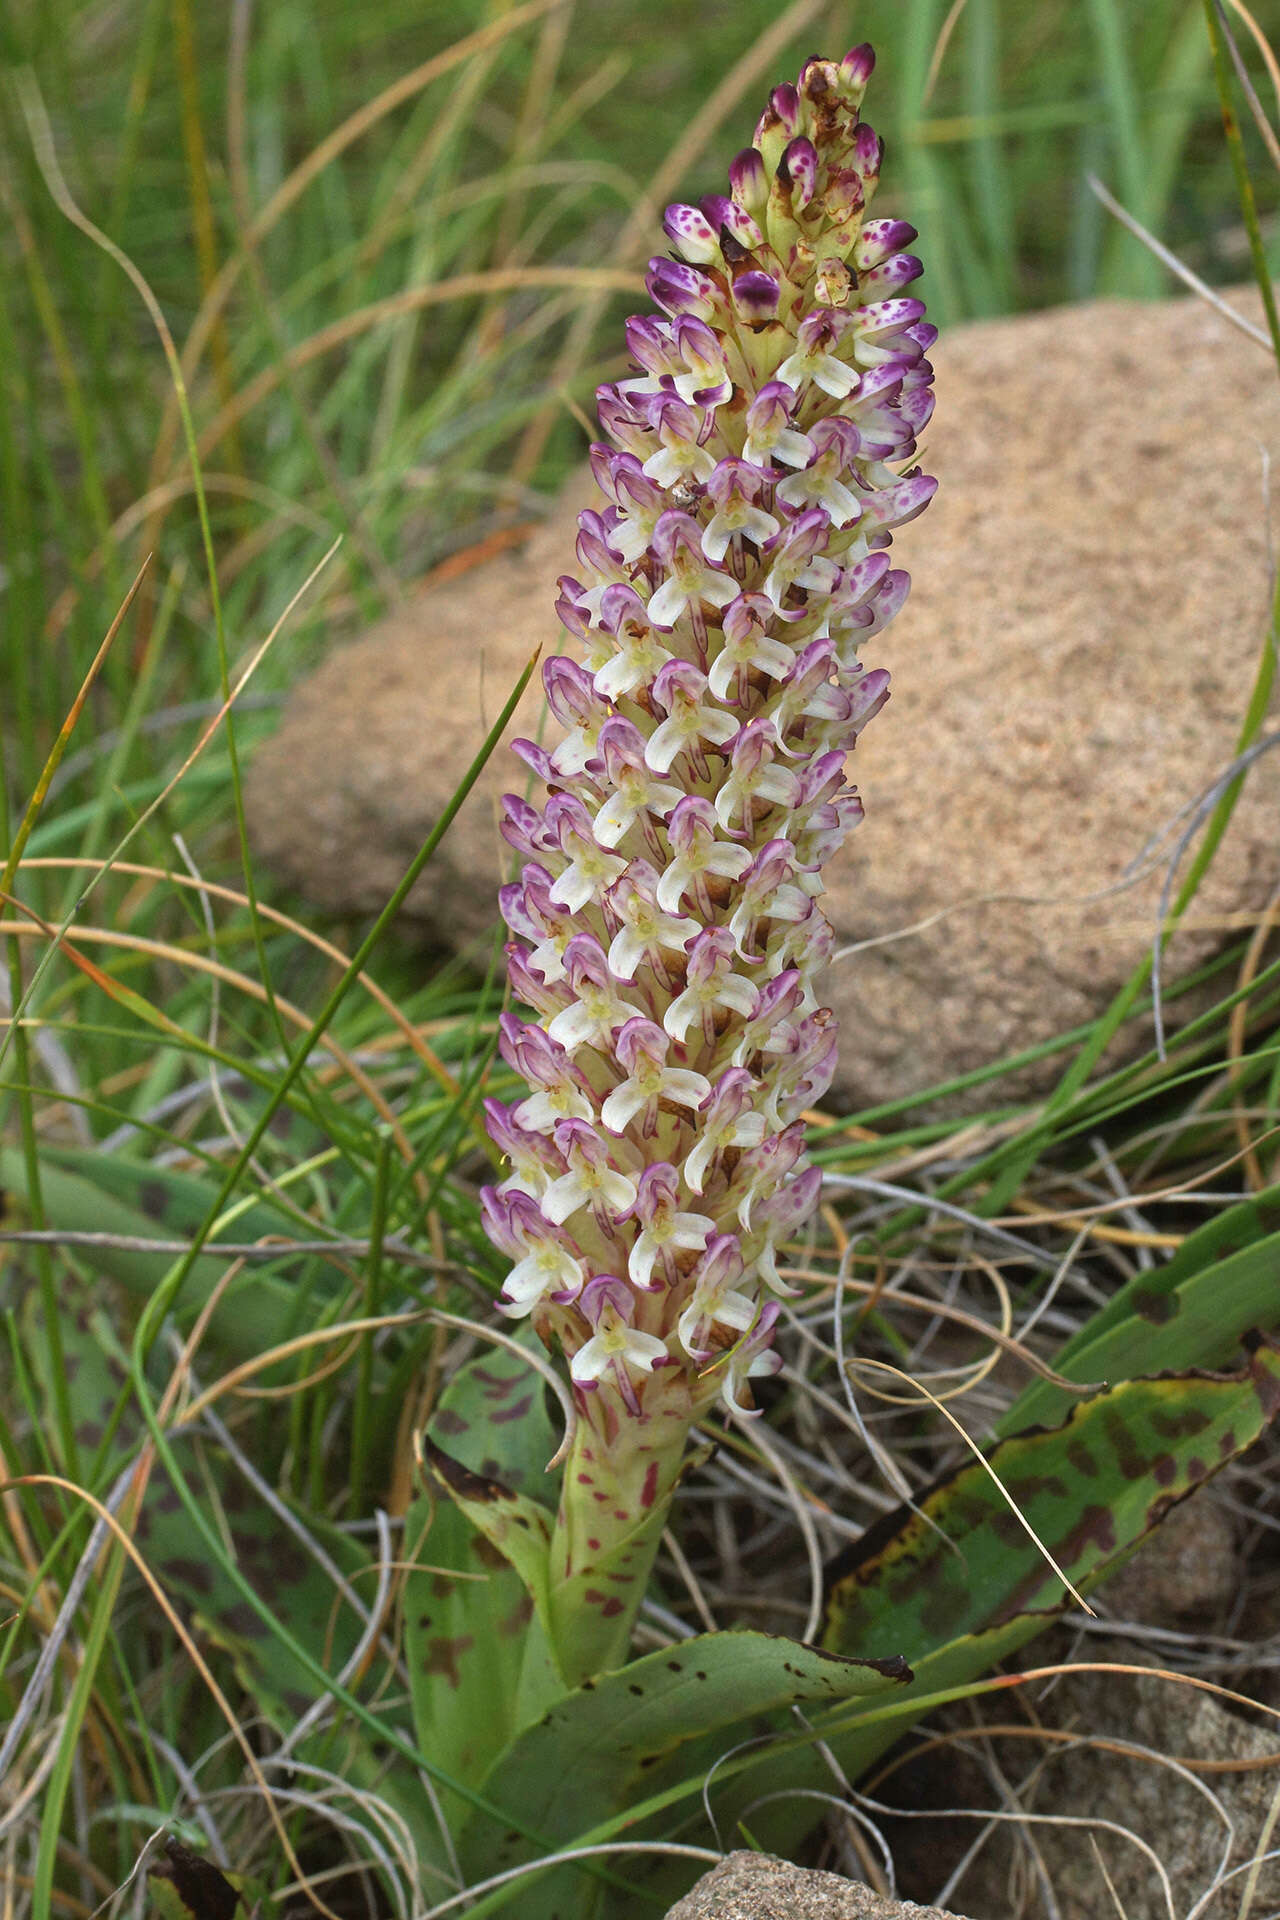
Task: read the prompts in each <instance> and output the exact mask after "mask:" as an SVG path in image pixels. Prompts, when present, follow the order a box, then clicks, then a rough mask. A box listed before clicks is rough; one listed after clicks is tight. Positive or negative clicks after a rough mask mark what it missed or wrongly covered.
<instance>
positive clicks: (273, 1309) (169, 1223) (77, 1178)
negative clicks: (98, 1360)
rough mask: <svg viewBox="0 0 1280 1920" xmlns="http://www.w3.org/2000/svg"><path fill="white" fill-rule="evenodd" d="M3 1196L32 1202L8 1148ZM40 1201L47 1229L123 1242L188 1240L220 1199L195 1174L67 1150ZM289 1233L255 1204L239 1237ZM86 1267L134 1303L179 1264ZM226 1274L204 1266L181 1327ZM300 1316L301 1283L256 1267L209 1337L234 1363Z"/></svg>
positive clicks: (96, 1252) (219, 1264)
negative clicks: (111, 1237) (100, 1235)
mask: <svg viewBox="0 0 1280 1920" xmlns="http://www.w3.org/2000/svg"><path fill="white" fill-rule="evenodd" d="M0 1189H3V1190H4V1191H5V1192H6V1193H10V1194H13V1195H16V1196H17V1197H18V1198H19V1199H20V1200H25V1198H26V1191H27V1185H26V1168H25V1166H24V1164H23V1159H22V1155H21V1153H20V1152H19V1151H18V1149H17V1148H16V1147H0ZM40 1192H41V1198H42V1200H43V1203H44V1211H45V1218H46V1220H47V1222H48V1224H49V1226H51V1227H60V1228H62V1229H64V1230H65V1231H67V1232H89V1233H106V1234H111V1235H114V1236H115V1237H116V1238H118V1239H120V1240H171V1239H182V1238H184V1237H185V1236H187V1235H189V1234H190V1233H192V1232H193V1231H194V1229H195V1228H196V1227H197V1226H198V1225H199V1224H200V1223H201V1222H202V1221H203V1220H205V1219H206V1218H207V1217H208V1213H209V1210H210V1208H211V1207H212V1205H213V1203H214V1199H215V1194H214V1192H213V1190H212V1189H210V1188H208V1187H206V1186H205V1184H204V1183H203V1182H202V1181H200V1180H198V1179H196V1178H194V1176H192V1175H189V1174H178V1173H174V1172H171V1171H169V1170H168V1169H165V1168H158V1167H147V1166H143V1165H141V1164H139V1163H136V1162H132V1161H123V1160H118V1159H115V1160H113V1159H112V1158H111V1157H110V1156H109V1155H106V1154H94V1153H86V1152H75V1151H72V1150H69V1149H58V1150H57V1151H56V1152H49V1153H47V1154H42V1156H41V1163H40ZM281 1227H282V1216H281V1215H280V1214H278V1213H276V1212H275V1211H274V1210H273V1209H271V1208H268V1207H264V1206H261V1205H255V1206H254V1207H252V1208H250V1209H249V1210H248V1211H247V1212H246V1213H245V1214H243V1215H241V1216H239V1218H238V1220H237V1226H236V1238H237V1239H238V1240H246V1241H247V1240H256V1239H259V1238H261V1237H262V1236H263V1235H265V1234H279V1232H280V1231H281ZM290 1230H292V1226H291V1223H290ZM82 1260H83V1264H84V1265H86V1266H91V1267H92V1268H93V1269H94V1270H95V1271H96V1272H98V1273H103V1274H106V1275H107V1276H108V1277H109V1278H110V1279H112V1280H114V1281H116V1282H118V1284H119V1285H120V1286H122V1287H124V1288H125V1289H126V1290H127V1291H128V1292H129V1293H130V1294H131V1295H133V1296H134V1298H135V1299H147V1298H149V1296H150V1295H151V1294H152V1293H154V1291H155V1289H156V1288H157V1287H158V1286H159V1284H160V1282H161V1280H162V1279H163V1278H164V1276H165V1274H166V1273H167V1272H168V1270H169V1269H170V1267H172V1265H173V1262H174V1255H173V1254H171V1253H146V1252H144V1251H141V1250H140V1249H138V1248H135V1247H125V1246H95V1247H93V1248H92V1249H91V1250H89V1251H87V1252H85V1253H84V1254H83V1255H82ZM295 1264H296V1262H295ZM226 1268H227V1263H226V1261H225V1260H222V1259H220V1258H217V1257H216V1256H214V1255H212V1254H201V1255H200V1257H199V1258H198V1259H197V1260H196V1262H195V1264H194V1266H193V1267H192V1270H191V1275H190V1279H189V1281H188V1284H187V1287H186V1289H185V1291H184V1293H183V1296H182V1301H181V1303H180V1311H179V1316H178V1317H179V1320H180V1322H181V1324H182V1325H184V1326H186V1325H189V1324H190V1323H191V1321H193V1320H194V1319H195V1317H196V1315H197V1313H198V1312H199V1310H200V1308H201V1307H202V1306H203V1305H204V1303H205V1302H206V1301H207V1300H208V1298H209V1296H210V1294H211V1293H212V1292H213V1289H214V1287H215V1286H216V1285H217V1284H218V1282H219V1281H220V1280H221V1279H222V1278H223V1277H224V1276H225V1274H226ZM298 1313H299V1289H298V1286H297V1284H296V1282H295V1281H293V1280H291V1279H287V1278H285V1277H282V1276H281V1275H280V1274H278V1273H264V1272H263V1271H262V1270H261V1268H254V1269H251V1270H249V1271H246V1272H245V1273H243V1274H242V1275H241V1276H240V1277H239V1278H238V1279H236V1280H233V1281H232V1282H231V1284H230V1286H229V1287H227V1289H226V1290H225V1292H224V1294H223V1296H222V1299H221V1300H220V1302H219V1304H218V1308H217V1311H216V1313H215V1315H214V1320H213V1325H212V1327H211V1330H210V1338H211V1341H212V1343H213V1344H214V1345H216V1346H218V1347H220V1348H221V1349H222V1350H223V1351H224V1352H226V1353H227V1354H229V1355H231V1356H233V1357H234V1358H235V1359H237V1360H242V1359H248V1358H249V1357H251V1356H252V1355H254V1354H258V1353H265V1352H266V1351H267V1349H268V1348H270V1347H273V1346H277V1345H279V1344H280V1343H281V1342H282V1341H284V1340H287V1339H288V1338H289V1336H290V1335H291V1334H292V1333H295V1332H296V1331H297V1324H298Z"/></svg>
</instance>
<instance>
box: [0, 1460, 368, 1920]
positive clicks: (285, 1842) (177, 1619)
mask: <svg viewBox="0 0 1280 1920" xmlns="http://www.w3.org/2000/svg"><path fill="white" fill-rule="evenodd" d="M147 1451H148V1452H150V1451H151V1449H150V1448H148V1450H147ZM139 1464H140V1465H141V1464H142V1461H141V1460H140V1462H139ZM148 1464H149V1463H148ZM15 1487H56V1488H58V1489H59V1490H60V1491H61V1492H63V1493H66V1494H70V1495H71V1497H72V1498H73V1499H75V1500H80V1501H83V1502H84V1504H85V1506H87V1507H88V1508H89V1509H90V1510H91V1511H92V1512H93V1513H94V1514H96V1515H97V1518H98V1519H99V1521H100V1522H101V1523H102V1524H103V1525H104V1526H105V1527H106V1528H107V1529H108V1531H109V1532H110V1533H111V1534H112V1535H113V1536H114V1538H115V1541H116V1544H117V1546H119V1547H121V1548H122V1549H123V1551H124V1552H125V1554H127V1556H128V1558H129V1559H130V1560H131V1561H132V1562H133V1565H134V1567H135V1568H136V1569H137V1571H138V1573H139V1574H140V1575H141V1576H142V1580H143V1583H144V1585H145V1586H146V1588H147V1590H148V1592H149V1593H150V1594H151V1597H152V1599H153V1600H154V1601H155V1603H156V1605H157V1606H158V1607H159V1608H160V1611H161V1612H162V1613H163V1614H164V1617H165V1620H166V1621H167V1623H168V1625H169V1628H170V1630H171V1631H172V1632H173V1634H174V1635H175V1637H176V1638H177V1640H178V1642H179V1644H180V1645H181V1647H182V1649H183V1652H184V1653H185V1654H186V1656H187V1658H188V1660H190V1662H191V1665H192V1668H193V1670H194V1671H195V1672H196V1673H197V1674H198V1675H199V1677H200V1679H201V1681H202V1683H203V1684H204V1686H205V1688H206V1689H207V1690H208V1693H209V1695H210V1697H211V1699H212V1700H213V1702H214V1704H215V1706H216V1707H217V1709H218V1711H219V1713H220V1714H221V1715H222V1717H223V1719H224V1720H225V1721H226V1723H227V1727H228V1729H229V1731H230V1733H231V1736H232V1738H233V1739H234V1740H235V1743H236V1745H237V1746H238V1747H239V1749H240V1751H241V1753H242V1754H243V1755H244V1759H245V1765H246V1766H247V1768H248V1770H249V1773H250V1774H251V1776H252V1778H253V1781H254V1784H255V1786H256V1787H257V1789H258V1792H259V1793H260V1794H261V1795H262V1800H263V1804H264V1806H265V1807H266V1809H267V1815H268V1818H269V1819H270V1821H271V1824H272V1826H273V1827H274V1828H275V1831H276V1837H277V1839H278V1840H279V1842H280V1845H281V1848H282V1849H283V1852H284V1855H285V1858H286V1859H287V1860H288V1862H289V1865H290V1867H291V1868H292V1869H293V1871H294V1872H295V1873H296V1874H297V1875H298V1878H299V1881H300V1883H301V1884H302V1885H303V1886H304V1887H309V1886H310V1882H309V1881H308V1879H307V1875H306V1871H305V1869H304V1868H303V1866H302V1864H301V1862H300V1861H299V1859H298V1857H297V1855H296V1853H295V1852H294V1850H293V1842H292V1841H291V1839H290V1838H289V1832H288V1829H287V1827H286V1826H285V1823H284V1821H283V1819H282V1818H281V1816H280V1812H279V1810H278V1808H277V1806H276V1803H275V1796H274V1795H273V1794H272V1791H271V1788H270V1787H269V1786H268V1784H267V1779H266V1775H265V1774H264V1773H263V1771H262V1768H261V1767H260V1766H259V1764H258V1757H257V1754H256V1753H255V1752H254V1750H253V1745H252V1743H251V1741H250V1739H249V1737H248V1735H247V1734H246V1732H245V1731H244V1728H243V1727H242V1726H241V1724H240V1721H239V1718H238V1717H237V1714H236V1711H235V1708H234V1707H233V1706H232V1704H231V1702H230V1701H229V1700H228V1699H227V1696H226V1694H225V1693H224V1692H223V1691H222V1688H221V1687H220V1686H219V1685H218V1682H217V1680H216V1679H215V1677H214V1674H213V1672H212V1670H211V1669H210V1667H209V1664H208V1662H207V1661H206V1660H205V1658H204V1655H203V1654H202V1653H201V1651H200V1648H199V1647H198V1645H197V1644H196V1642H195V1640H194V1639H193V1638H192V1636H191V1634H190V1633H189V1632H188V1630H187V1628H186V1626H185V1625H184V1623H183V1620H182V1616H181V1614H180V1613H179V1612H178V1610H177V1608H176V1607H175V1606H174V1605H173V1603H172V1602H171V1601H170V1599H169V1596H168V1595H167V1594H166V1592H165V1590H164V1588H163V1587H162V1586H161V1584H160V1582H159V1580H158V1579H157V1578H156V1576H155V1574H154V1573H153V1572H152V1571H151V1568H150V1567H149V1566H148V1565H147V1562H146V1558H145V1556H144V1555H143V1553H142V1552H141V1550H140V1549H139V1547H138V1545H137V1543H136V1542H135V1541H134V1539H133V1537H132V1534H131V1533H130V1532H129V1531H128V1529H127V1528H126V1527H125V1526H123V1525H122V1524H121V1522H120V1521H119V1520H117V1518H116V1516H115V1515H114V1514H113V1513H112V1512H111V1510H110V1509H109V1508H108V1507H106V1506H104V1505H103V1503H102V1501H101V1500H99V1499H98V1497H97V1495H96V1494H92V1493H90V1492H89V1490H88V1488H87V1487H81V1486H77V1485H76V1483H75V1481H74V1480H67V1479H65V1478H64V1477H63V1475H61V1474H57V1473H24V1474H20V1475H19V1476H18V1478H17V1479H16V1480H9V1481H7V1482H5V1483H4V1485H3V1487H0V1491H4V1492H7V1491H8V1490H9V1489H10V1488H15ZM311 1897H312V1899H313V1900H314V1902H315V1905H316V1908H317V1910H318V1911H319V1912H320V1913H322V1914H324V1915H325V1917H326V1920H342V1917H341V1915H339V1914H336V1913H335V1912H334V1911H333V1909H332V1908H331V1907H329V1906H326V1904H325V1902H324V1901H323V1900H321V1899H320V1897H319V1895H318V1894H316V1893H314V1892H313V1893H312V1895H311Z"/></svg>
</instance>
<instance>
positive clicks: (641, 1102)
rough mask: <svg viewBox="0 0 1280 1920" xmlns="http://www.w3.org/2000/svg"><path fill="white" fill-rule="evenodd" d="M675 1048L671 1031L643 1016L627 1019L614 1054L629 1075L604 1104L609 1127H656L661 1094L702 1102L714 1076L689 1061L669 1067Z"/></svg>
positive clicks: (685, 1102)
mask: <svg viewBox="0 0 1280 1920" xmlns="http://www.w3.org/2000/svg"><path fill="white" fill-rule="evenodd" d="M670 1051H671V1041H670V1039H669V1037H668V1036H667V1034H666V1033H664V1032H663V1030H662V1028H661V1027H659V1026H657V1025H656V1024H655V1023H654V1022H653V1021H652V1020H646V1019H644V1018H643V1016H637V1017H636V1019H634V1020H628V1022H627V1024H626V1026H625V1027H623V1028H622V1029H621V1030H620V1031H619V1033H618V1036H617V1039H616V1041H615V1042H614V1054H615V1057H616V1058H617V1060H618V1061H619V1063H620V1064H621V1065H622V1066H623V1067H624V1068H625V1069H626V1072H627V1078H626V1079H625V1080H624V1081H623V1082H622V1083H621V1085H620V1086H616V1087H615V1088H614V1089H613V1091H612V1093H610V1094H609V1095H608V1097H607V1098H606V1100H605V1102H604V1105H603V1106H602V1107H601V1109H600V1118H601V1120H602V1121H603V1123H604V1125H605V1126H606V1127H608V1129H609V1131H610V1133H619V1134H620V1133H625V1132H626V1131H627V1128H628V1127H633V1126H637V1125H638V1127H639V1131H640V1132H641V1134H649V1135H651V1134H653V1133H655V1132H656V1131H657V1124H658V1103H659V1101H660V1100H670V1101H672V1102H674V1104H675V1105H676V1106H681V1107H700V1106H701V1105H702V1103H703V1101H704V1100H705V1099H706V1098H707V1096H708V1095H709V1093H710V1092H711V1082H710V1081H709V1080H708V1079H707V1077H706V1075H705V1074H703V1073H694V1072H692V1071H691V1070H690V1069H689V1068H688V1067H669V1066H668V1065H667V1056H668V1054H669V1053H670Z"/></svg>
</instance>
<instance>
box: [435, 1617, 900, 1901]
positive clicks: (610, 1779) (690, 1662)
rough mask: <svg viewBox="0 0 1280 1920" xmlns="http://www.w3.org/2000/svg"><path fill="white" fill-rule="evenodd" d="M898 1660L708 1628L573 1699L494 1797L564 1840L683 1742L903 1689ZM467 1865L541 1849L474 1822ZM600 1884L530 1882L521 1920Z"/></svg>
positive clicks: (473, 1871)
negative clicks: (801, 1706) (798, 1709)
mask: <svg viewBox="0 0 1280 1920" xmlns="http://www.w3.org/2000/svg"><path fill="white" fill-rule="evenodd" d="M910 1677H911V1674H910V1669H909V1668H908V1667H907V1666H906V1665H905V1663H904V1662H903V1661H901V1660H896V1659H894V1660H886V1661H877V1660H864V1659H849V1658H846V1657H843V1656H840V1655H837V1654H835V1653H831V1652H826V1651H823V1650H822V1649H819V1648H817V1647H806V1646H801V1645H799V1644H798V1643H797V1642H795V1641H791V1640H785V1639H782V1638H779V1637H777V1636H775V1635H773V1634H766V1633H747V1632H744V1633H709V1634H702V1635H700V1636H699V1637H698V1638H697V1639H693V1640H686V1641H681V1642H680V1643H679V1645H677V1646H674V1647H664V1648H662V1649H660V1650H659V1651H658V1652H657V1653H650V1654H646V1655H645V1656H644V1657H643V1658H642V1659H640V1660H634V1661H632V1662H631V1663H630V1664H629V1665H628V1666H626V1667H624V1668H622V1669H621V1670H620V1671H619V1672H616V1673H605V1674H601V1675H600V1676H599V1677H598V1678H597V1679H596V1680H594V1681H588V1682H587V1684H586V1685H585V1686H583V1687H580V1688H579V1689H578V1690H577V1691H576V1692H574V1693H572V1694H569V1695H567V1696H566V1697H565V1698H564V1699H563V1700H560V1701H559V1702H557V1703H556V1705H554V1706H553V1707H552V1708H551V1709H550V1711H549V1712H547V1713H546V1714H544V1715H543V1717H542V1718H541V1719H540V1720H539V1721H538V1722H537V1724H536V1725H534V1726H531V1727H529V1728H527V1729H526V1730H525V1732H524V1733H522V1734H521V1735H520V1736H519V1737H518V1738H517V1739H516V1740H515V1741H514V1742H513V1743H512V1745H511V1747H510V1748H509V1749H508V1750H507V1752H506V1753H504V1754H503V1755H502V1756H501V1758H500V1759H499V1761H498V1762H497V1764H496V1766H495V1767H494V1769H493V1771H492V1772H491V1773H490V1775H489V1777H488V1779H487V1781H486V1783H485V1793H486V1796H487V1797H488V1798H489V1799H490V1800H493V1801H495V1802H497V1804H498V1805H499V1806H501V1807H503V1808H504V1810H506V1811H507V1812H509V1813H510V1814H511V1815H513V1816H514V1817H515V1818H517V1819H519V1820H520V1822H521V1823H522V1824H523V1825H525V1826H526V1827H528V1826H531V1825H533V1824H534V1823H537V1831H538V1832H540V1833H542V1834H543V1835H545V1836H546V1838H548V1839H550V1840H552V1841H554V1842H557V1843H559V1844H561V1845H568V1844H571V1843H572V1842H573V1841H574V1840H576V1839H578V1838H579V1837H580V1836H581V1835H582V1834H584V1833H587V1832H590V1831H591V1830H592V1829H594V1828H595V1827H597V1826H599V1825H600V1824H601V1823H602V1822H604V1821H607V1820H609V1819H610V1818H611V1817H612V1816H614V1815H616V1814H618V1813H620V1812H622V1811H623V1810H624V1809H626V1808H627V1807H629V1806H631V1805H632V1804H633V1803H634V1802H635V1801H636V1800H637V1799H639V1798H640V1797H642V1794H643V1792H644V1791H645V1790H646V1786H647V1781H648V1779H649V1778H650V1776H651V1773H652V1770H653V1769H654V1768H655V1767H656V1766H658V1765H659V1764H660V1763H662V1762H664V1761H668V1760H671V1759H673V1758H674V1757H676V1756H677V1755H678V1753H679V1750H680V1748H681V1747H682V1746H684V1745H686V1744H687V1743H691V1742H695V1741H698V1740H700V1739H702V1738H703V1737H704V1736H706V1735H707V1734H709V1733H713V1732H715V1731H716V1730H717V1729H720V1728H727V1727H732V1726H735V1725H736V1724H738V1723H740V1722H742V1721H743V1720H744V1718H748V1717H750V1716H755V1715H761V1714H765V1715H767V1714H772V1713H775V1712H777V1711H779V1710H780V1709H782V1708H785V1707H788V1706H790V1705H792V1704H793V1703H796V1702H801V1703H810V1704H812V1703H815V1702H816V1703H820V1704H822V1705H833V1704H835V1703H837V1702H844V1701H849V1700H856V1699H868V1698H874V1697H876V1696H879V1695H883V1694H886V1693H889V1692H892V1691H894V1690H895V1689H900V1688H902V1687H903V1686H904V1685H905V1684H906V1683H907V1682H908V1681H909V1680H910ZM461 1852H462V1864H463V1867H464V1870H465V1871H466V1872H467V1874H468V1876H469V1877H470V1878H473V1879H478V1878H481V1877H483V1876H484V1875H487V1874H491V1873H498V1872H501V1871H502V1870H503V1869H504V1868H505V1867H510V1866H514V1865H516V1864H517V1863H519V1862H523V1861H527V1860H535V1859H536V1858H537V1855H536V1853H534V1852H533V1850H532V1849H530V1848H529V1846H528V1845H527V1843H526V1842H524V1841H523V1840H521V1839H520V1837H519V1836H518V1835H517V1834H515V1833H514V1832H512V1831H511V1830H510V1829H507V1830H505V1831H497V1830H495V1829H494V1827H493V1826H492V1825H491V1824H490V1823H489V1822H488V1821H485V1820H481V1819H479V1818H477V1819H476V1820H475V1821H473V1823H472V1825H471V1827H470V1828H469V1829H468V1831H467V1833H466V1834H465V1835H464V1836H463V1841H462V1848H461ZM595 1894H596V1889H595V1888H594V1887H592V1886H589V1885H588V1883H587V1882H586V1881H585V1880H584V1879H582V1878H580V1876H579V1874H578V1873H577V1872H576V1871H575V1869H573V1868H561V1869H556V1870H553V1871H550V1872H548V1873H547V1874H545V1875H543V1876H540V1877H538V1878H537V1879H536V1880H533V1879H531V1880H529V1881H527V1882H523V1881H522V1882H521V1885H520V1892H519V1911H520V1914H521V1920H553V1917H554V1916H559V1920H569V1916H570V1915H571V1914H573V1915H576V1914H579V1913H586V1912H589V1911H590V1906H591V1903H592V1902H593V1900H594V1898H595Z"/></svg>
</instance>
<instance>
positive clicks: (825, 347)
mask: <svg viewBox="0 0 1280 1920" xmlns="http://www.w3.org/2000/svg"><path fill="white" fill-rule="evenodd" d="M849 327H850V315H849V314H848V313H847V312H845V313H839V312H836V311H835V310H834V309H832V308H830V307H819V308H818V309H817V311H816V312H815V313H810V314H806V315H805V317H804V319H803V320H802V321H801V322H800V325H799V327H798V328H797V330H796V350H795V352H794V353H793V354H790V355H788V357H787V358H786V359H785V360H784V361H783V363H782V365H781V366H780V367H779V368H778V378H779V380H783V381H785V382H786V384H787V386H789V387H794V388H796V389H797V391H799V392H801V393H803V392H804V389H805V387H806V386H807V385H809V383H810V382H812V384H813V385H814V386H815V387H820V388H821V390H822V392H823V393H829V394H830V395H831V397H832V399H833V400H845V399H847V398H848V396H849V395H850V394H851V393H854V392H856V391H857V389H858V387H859V386H860V385H861V382H862V375H861V373H860V372H859V371H858V369H857V368H856V367H851V366H850V365H849V363H848V361H847V360H842V359H841V358H840V356H839V347H840V342H841V341H842V340H843V339H844V337H845V335H846V334H847V333H848V331H849Z"/></svg>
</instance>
